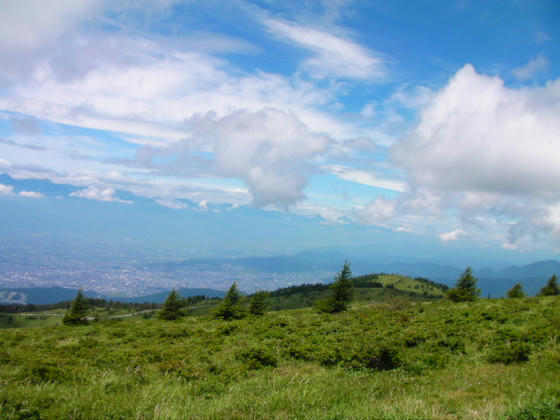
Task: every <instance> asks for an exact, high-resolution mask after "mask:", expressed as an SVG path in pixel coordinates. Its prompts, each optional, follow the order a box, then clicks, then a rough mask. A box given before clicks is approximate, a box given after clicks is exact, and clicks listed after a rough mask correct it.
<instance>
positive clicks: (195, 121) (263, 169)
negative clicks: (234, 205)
mask: <svg viewBox="0 0 560 420" xmlns="http://www.w3.org/2000/svg"><path fill="white" fill-rule="evenodd" d="M185 123H186V130H187V135H188V137H189V138H188V140H184V141H181V142H179V143H176V144H173V145H171V146H169V147H166V148H159V149H157V148H150V147H146V148H144V149H142V151H141V153H140V154H139V155H140V159H141V161H142V163H143V164H144V165H147V166H150V167H155V168H158V169H159V170H161V171H162V172H164V173H166V174H174V173H175V174H177V173H178V172H179V173H180V172H181V171H183V170H185V169H186V170H188V167H189V166H190V167H191V168H192V167H194V166H195V165H196V166H197V169H198V170H201V171H206V173H207V174H208V175H211V176H221V177H232V178H238V179H242V180H243V181H244V182H245V184H246V185H247V187H248V188H249V192H250V193H251V195H252V197H253V203H254V204H255V205H257V206H265V205H268V204H272V205H276V206H281V207H288V206H290V205H292V204H294V203H295V202H296V201H298V200H300V199H302V198H303V197H304V193H303V190H304V188H305V185H306V183H307V178H308V174H309V172H310V171H311V167H310V165H309V161H310V160H311V159H313V158H314V157H316V156H318V155H319V154H320V153H321V152H323V151H325V149H326V148H327V146H328V144H329V141H330V140H329V138H328V137H326V136H324V135H321V134H317V133H314V132H311V131H310V130H309V129H308V127H306V126H305V125H304V124H303V123H302V122H301V121H299V119H298V118H296V117H295V116H294V115H293V114H289V113H286V112H283V111H280V110H277V109H273V108H264V109H262V110H260V111H257V112H250V111H246V110H239V111H235V112H233V113H231V114H229V115H226V116H224V117H218V116H217V115H216V114H215V113H206V114H203V115H196V116H194V117H192V118H189V119H188V120H186V122H185ZM200 150H207V152H208V153H210V154H211V157H209V158H208V159H206V165H205V164H204V160H196V158H193V156H192V155H193V153H195V154H196V152H197V151H200ZM158 156H166V157H167V160H168V161H171V164H167V163H165V164H160V165H158V164H157V157H158ZM185 167H187V168H185ZM183 175H186V173H183Z"/></svg>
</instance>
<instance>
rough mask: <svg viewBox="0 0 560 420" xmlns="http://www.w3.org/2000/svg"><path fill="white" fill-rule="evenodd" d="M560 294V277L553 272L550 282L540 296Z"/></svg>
mask: <svg viewBox="0 0 560 420" xmlns="http://www.w3.org/2000/svg"><path fill="white" fill-rule="evenodd" d="M555 295H560V287H558V277H556V274H553V275H552V277H551V278H550V279H548V283H546V286H544V287H543V288H542V289H541V291H540V292H539V296H555Z"/></svg>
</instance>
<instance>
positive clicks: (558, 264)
mask: <svg viewBox="0 0 560 420" xmlns="http://www.w3.org/2000/svg"><path fill="white" fill-rule="evenodd" d="M344 259H348V260H350V258H349V257H347V256H345V255H344V254H340V253H336V255H334V254H329V253H299V254H295V255H293V256H279V257H254V258H227V259H195V260H188V261H181V262H172V263H160V264H158V266H159V268H160V269H162V270H174V269H177V268H178V267H183V266H185V265H199V266H200V265H210V266H217V265H220V266H221V267H222V269H223V268H225V267H230V268H243V269H245V270H250V271H254V272H256V273H258V272H263V273H264V272H266V273H275V272H277V273H286V272H288V273H290V272H293V273H297V272H309V271H313V270H323V271H336V270H338V269H340V262H341V261H344ZM352 270H353V272H354V275H363V274H368V273H395V274H402V275H406V276H410V277H424V278H428V279H430V280H434V281H437V282H440V283H443V284H446V285H449V286H452V285H454V284H455V281H456V279H457V278H458V277H459V276H460V275H461V273H462V272H463V271H464V269H460V268H457V267H453V266H448V265H439V264H434V263H425V262H419V263H379V262H378V263H376V262H362V261H355V262H353V263H352ZM474 274H475V276H476V277H478V279H479V282H478V286H479V287H480V288H481V289H482V296H487V295H490V296H491V297H501V296H505V295H506V293H507V291H508V290H509V289H510V288H511V287H512V286H513V285H514V284H515V283H517V282H519V283H521V284H522V285H523V288H524V289H525V292H526V293H527V294H528V295H535V294H537V293H538V291H539V290H540V288H541V287H542V286H544V284H545V283H546V282H547V281H548V279H549V278H550V276H552V275H553V274H560V261H557V260H547V261H538V262H535V263H532V264H527V265H521V266H510V267H506V268H503V269H500V270H493V269H488V268H484V269H476V268H474ZM328 281H330V279H325V282H328ZM76 292H77V290H76V289H66V288H61V287H30V288H13V289H6V288H5V289H0V303H22V304H23V303H33V304H45V303H54V302H60V301H64V300H71V299H73V298H74V297H75V296H76ZM179 293H180V294H181V295H182V296H185V297H187V296H195V295H205V296H209V297H222V296H223V295H224V292H223V291H220V290H214V289H209V288H189V289H179ZM168 294H169V291H167V290H166V291H161V292H157V293H153V294H150V295H144V296H136V297H116V296H107V295H102V294H99V293H96V292H93V291H86V295H87V296H89V297H96V298H105V299H107V300H109V299H113V300H115V301H121V302H163V301H164V300H165V298H166V297H167V295H168Z"/></svg>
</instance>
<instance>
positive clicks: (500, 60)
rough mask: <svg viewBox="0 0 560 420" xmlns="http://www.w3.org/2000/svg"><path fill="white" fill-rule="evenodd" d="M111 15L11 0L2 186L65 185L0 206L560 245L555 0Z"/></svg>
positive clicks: (163, 8) (185, 7) (99, 5)
mask: <svg viewBox="0 0 560 420" xmlns="http://www.w3.org/2000/svg"><path fill="white" fill-rule="evenodd" d="M115 3H117V2H110V1H101V0H99V1H87V0H84V1H80V2H76V1H72V0H52V1H51V2H49V8H48V9H47V8H45V6H44V3H43V2H40V1H34V0H18V1H15V0H4V1H1V2H0V9H1V13H0V173H6V174H8V175H10V176H11V177H12V178H14V179H44V180H45V179H46V180H49V181H52V182H54V183H58V184H64V185H69V186H72V187H73V188H74V189H71V190H69V191H71V192H68V193H67V194H63V195H60V194H56V195H54V194H52V193H51V192H50V191H49V190H40V188H38V189H37V190H22V189H20V188H17V187H16V186H15V185H9V184H8V183H6V184H0V205H2V200H12V201H13V200H16V199H17V200H28V201H29V200H36V201H34V202H35V203H37V204H36V206H37V207H36V208H37V212H40V211H41V208H42V205H41V204H40V202H41V200H55V199H57V200H63V201H62V203H64V200H68V202H69V203H70V201H72V200H75V199H82V200H93V201H97V202H103V203H106V204H107V205H108V206H110V205H111V202H113V204H114V203H115V202H116V203H119V204H122V205H127V206H129V208H130V212H135V211H140V210H138V208H139V207H140V206H139V205H138V202H137V201H136V200H135V198H139V199H142V200H144V199H147V200H151V201H152V202H153V203H156V204H157V205H159V206H161V207H162V209H163V208H165V209H173V210H174V211H176V212H184V213H185V214H186V215H188V214H189V213H188V212H189V208H191V210H192V205H191V203H194V205H196V206H198V210H199V211H200V212H202V213H204V212H207V217H208V220H212V221H214V220H215V221H216V223H232V220H235V217H233V218H219V219H212V217H213V216H212V214H213V213H215V211H217V210H216V209H218V208H219V209H220V210H219V211H222V212H228V211H231V212H234V211H235V210H236V209H238V208H239V207H243V206H250V207H252V208H253V209H255V210H258V211H264V212H269V215H270V217H271V219H272V218H281V217H282V216H281V215H282V214H286V213H290V214H293V215H298V216H302V217H303V218H302V219H299V218H298V220H303V221H305V220H307V222H306V223H309V224H310V225H314V226H316V225H317V226H320V225H324V226H337V229H338V232H344V231H345V229H346V232H347V233H348V235H349V236H350V237H351V235H352V234H353V233H352V232H356V230H359V229H360V227H363V229H371V232H372V235H375V233H374V232H375V229H383V231H384V232H389V233H390V232H393V233H394V235H395V237H397V236H398V235H399V234H402V233H403V232H406V233H407V234H410V235H415V237H416V238H418V240H420V241H422V238H424V239H425V243H426V244H433V242H434V240H436V241H439V243H440V244H441V245H442V246H451V245H450V244H453V243H456V242H466V243H469V244H470V245H471V246H480V247H482V248H484V249H494V250H496V251H498V250H501V251H500V252H502V251H503V252H508V253H510V254H509V255H511V257H512V258H515V255H518V254H520V253H524V254H531V253H536V252H538V253H541V254H542V253H550V254H551V255H552V254H553V253H558V252H560V78H559V77H560V62H559V59H558V57H559V56H560V54H559V53H560V48H559V46H560V25H558V21H559V20H560V3H558V2H557V1H552V0H551V1H544V0H543V1H537V0H534V1H532V0H518V1H492V2H489V1H468V0H462V1H414V2H410V1H391V2H386V1H350V0H333V1H294V2H291V1H282V2H274V1H265V0H263V1H243V0H235V1H228V2H225V1H213V0H206V1H174V0H161V1H144V0H142V1H122V2H118V4H115ZM37 185H38V186H40V185H43V184H37ZM186 203H189V204H186ZM69 206H70V204H69ZM135 206H136V208H135ZM216 206H220V207H216ZM110 208H111V207H108V209H109V210H110ZM212 209H213V210H212ZM119 211H120V210H119ZM166 211H167V210H166ZM104 214H105V213H104ZM197 217H198V216H197ZM255 217H256V216H255ZM306 217H307V219H306ZM178 220H180V219H178ZM278 220H279V219H278ZM220 221H221V222H220ZM246 222H247V221H246V220H244V222H243V223H246ZM178 223H180V222H178ZM259 223H261V222H259ZM286 223H289V222H286ZM298 223H300V222H298ZM272 225H274V226H275V229H277V230H278V233H280V231H281V230H282V229H283V228H282V225H281V224H278V223H276V222H274V223H272V222H271V226H272ZM218 228H219V226H218ZM270 231H271V232H274V229H272V228H271V230H270ZM208 234H209V235H212V234H213V233H210V232H209V233H208ZM388 237H389V236H388ZM271 240H274V239H271ZM359 241H360V242H363V241H364V238H363V237H362V236H360V239H359ZM372 241H373V238H372ZM403 247H406V245H403ZM280 248H281V247H280ZM405 251H406V253H408V254H410V252H411V250H410V249H407V250H405V249H403V252H405Z"/></svg>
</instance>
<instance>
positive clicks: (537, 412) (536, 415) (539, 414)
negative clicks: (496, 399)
mask: <svg viewBox="0 0 560 420" xmlns="http://www.w3.org/2000/svg"><path fill="white" fill-rule="evenodd" d="M507 419H508V420H549V419H550V420H551V419H560V402H558V401H552V400H548V401H547V400H545V401H537V402H534V403H530V404H528V405H526V406H525V407H521V408H517V409H514V410H511V411H510V412H509V413H508V416H507Z"/></svg>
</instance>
